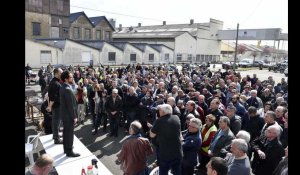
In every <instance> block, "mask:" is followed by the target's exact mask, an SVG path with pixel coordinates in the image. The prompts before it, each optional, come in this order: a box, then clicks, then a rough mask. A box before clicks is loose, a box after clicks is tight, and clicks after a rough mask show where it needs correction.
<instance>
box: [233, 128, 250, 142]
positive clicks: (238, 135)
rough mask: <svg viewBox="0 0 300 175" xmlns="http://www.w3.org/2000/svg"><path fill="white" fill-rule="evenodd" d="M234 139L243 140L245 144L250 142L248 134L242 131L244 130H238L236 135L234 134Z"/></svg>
mask: <svg viewBox="0 0 300 175" xmlns="http://www.w3.org/2000/svg"><path fill="white" fill-rule="evenodd" d="M236 137H238V138H240V139H244V140H245V141H246V142H247V143H249V142H250V138H251V136H250V134H249V132H247V131H244V130H240V131H239V132H238V133H237V134H236Z"/></svg>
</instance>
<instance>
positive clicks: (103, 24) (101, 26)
mask: <svg viewBox="0 0 300 175" xmlns="http://www.w3.org/2000/svg"><path fill="white" fill-rule="evenodd" d="M96 30H101V38H100V39H101V40H104V38H105V32H106V31H109V32H110V37H111V38H110V40H112V33H113V29H112V28H110V25H109V24H108V23H107V22H106V21H105V20H102V21H101V22H100V23H99V24H98V25H97V26H96V27H94V28H93V40H96Z"/></svg>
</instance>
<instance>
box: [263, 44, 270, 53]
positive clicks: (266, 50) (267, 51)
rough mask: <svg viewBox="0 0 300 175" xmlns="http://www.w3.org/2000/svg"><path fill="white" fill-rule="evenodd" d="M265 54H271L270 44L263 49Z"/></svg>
mask: <svg viewBox="0 0 300 175" xmlns="http://www.w3.org/2000/svg"><path fill="white" fill-rule="evenodd" d="M263 53H264V55H270V54H271V48H270V47H269V46H267V47H265V48H264V50H263Z"/></svg>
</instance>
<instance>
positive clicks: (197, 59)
mask: <svg viewBox="0 0 300 175" xmlns="http://www.w3.org/2000/svg"><path fill="white" fill-rule="evenodd" d="M196 62H198V63H199V62H200V55H196Z"/></svg>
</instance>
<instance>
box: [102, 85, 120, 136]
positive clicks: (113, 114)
mask: <svg viewBox="0 0 300 175" xmlns="http://www.w3.org/2000/svg"><path fill="white" fill-rule="evenodd" d="M105 107H106V110H107V114H108V117H109V122H110V124H109V125H110V136H111V137H112V136H115V137H118V129H119V126H118V121H119V120H120V116H121V111H122V108H123V102H122V98H121V97H120V96H119V95H118V90H117V89H113V90H112V94H111V96H110V97H108V99H107V102H106V104H105Z"/></svg>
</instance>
